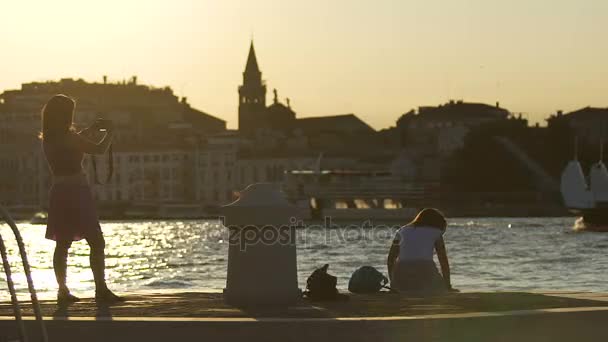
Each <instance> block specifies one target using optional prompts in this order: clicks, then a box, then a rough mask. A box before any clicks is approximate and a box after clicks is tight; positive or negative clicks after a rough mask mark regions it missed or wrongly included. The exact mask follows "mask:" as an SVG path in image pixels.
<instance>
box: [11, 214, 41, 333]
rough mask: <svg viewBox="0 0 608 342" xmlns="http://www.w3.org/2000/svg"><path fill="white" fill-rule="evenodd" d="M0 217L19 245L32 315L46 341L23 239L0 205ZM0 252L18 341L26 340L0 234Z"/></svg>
mask: <svg viewBox="0 0 608 342" xmlns="http://www.w3.org/2000/svg"><path fill="white" fill-rule="evenodd" d="M0 218H3V219H4V221H5V222H6V223H7V224H8V225H9V226H10V227H11V230H12V231H13V234H14V235H15V239H16V240H17V245H18V246H19V254H20V255H21V261H22V262H23V269H24V271H25V277H26V279H27V287H28V290H29V291H30V297H31V299H32V306H33V308H34V315H35V316H36V322H38V326H39V328H40V336H41V339H40V341H42V342H48V335H47V331H46V326H45V324H44V320H43V319H42V311H41V310H40V303H39V302H38V296H37V295H36V289H34V281H33V280H32V274H31V271H30V264H29V262H28V261H27V254H26V252H25V245H24V244H23V239H22V238H21V234H20V233H19V229H18V228H17V225H16V224H15V221H13V219H12V218H11V216H10V215H9V213H8V211H6V209H4V207H2V206H0ZM0 254H1V255H2V265H3V266H4V272H5V273H6V283H7V284H8V291H9V293H10V295H11V302H12V304H13V312H14V314H15V321H16V322H17V327H18V329H19V338H20V339H19V341H20V342H28V341H29V340H28V337H27V332H26V329H25V324H24V323H23V317H22V315H21V308H20V306H19V300H18V299H17V293H16V291H15V284H14V283H13V279H12V277H11V266H10V264H9V261H8V254H7V251H6V246H5V245H4V241H3V240H2V235H1V234H0Z"/></svg>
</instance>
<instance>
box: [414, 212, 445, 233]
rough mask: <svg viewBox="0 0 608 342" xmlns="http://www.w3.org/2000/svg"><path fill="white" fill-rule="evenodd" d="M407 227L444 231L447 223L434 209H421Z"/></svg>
mask: <svg viewBox="0 0 608 342" xmlns="http://www.w3.org/2000/svg"><path fill="white" fill-rule="evenodd" d="M408 225H409V226H414V227H422V226H425V227H433V228H437V229H441V230H445V229H446V227H447V225H448V223H447V221H446V220H445V217H444V216H443V214H442V213H441V212H440V211H439V210H437V209H434V208H425V209H422V210H421V211H420V212H419V213H418V215H416V217H415V218H414V219H413V220H412V222H410V223H409V224H408Z"/></svg>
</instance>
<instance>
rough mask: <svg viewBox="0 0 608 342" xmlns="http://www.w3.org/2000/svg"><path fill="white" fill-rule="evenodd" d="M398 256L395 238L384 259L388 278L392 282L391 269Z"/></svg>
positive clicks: (397, 243)
mask: <svg viewBox="0 0 608 342" xmlns="http://www.w3.org/2000/svg"><path fill="white" fill-rule="evenodd" d="M398 256H399V240H398V239H397V238H395V239H394V240H393V243H392V244H391V248H390V249H389V251H388V257H387V258H386V268H387V269H388V277H389V279H390V280H391V282H392V281H393V268H394V267H395V261H396V260H397V257H398Z"/></svg>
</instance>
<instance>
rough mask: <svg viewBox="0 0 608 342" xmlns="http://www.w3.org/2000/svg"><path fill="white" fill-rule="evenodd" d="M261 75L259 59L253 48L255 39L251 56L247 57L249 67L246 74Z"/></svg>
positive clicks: (250, 49) (250, 48)
mask: <svg viewBox="0 0 608 342" xmlns="http://www.w3.org/2000/svg"><path fill="white" fill-rule="evenodd" d="M252 72H255V73H259V72H260V68H259V67H258V59H257V58H256V56H255V48H254V47H253V39H252V40H251V45H250V46H249V56H248V57H247V65H246V66H245V73H246V74H248V73H252Z"/></svg>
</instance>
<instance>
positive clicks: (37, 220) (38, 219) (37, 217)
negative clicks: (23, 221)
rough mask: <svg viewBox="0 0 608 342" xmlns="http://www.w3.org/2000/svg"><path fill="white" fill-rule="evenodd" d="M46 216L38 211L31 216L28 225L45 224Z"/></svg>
mask: <svg viewBox="0 0 608 342" xmlns="http://www.w3.org/2000/svg"><path fill="white" fill-rule="evenodd" d="M47 219H48V216H47V214H46V213H45V212H43V211H39V212H37V213H35V214H34V216H32V218H31V219H30V224H46V222H47Z"/></svg>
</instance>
